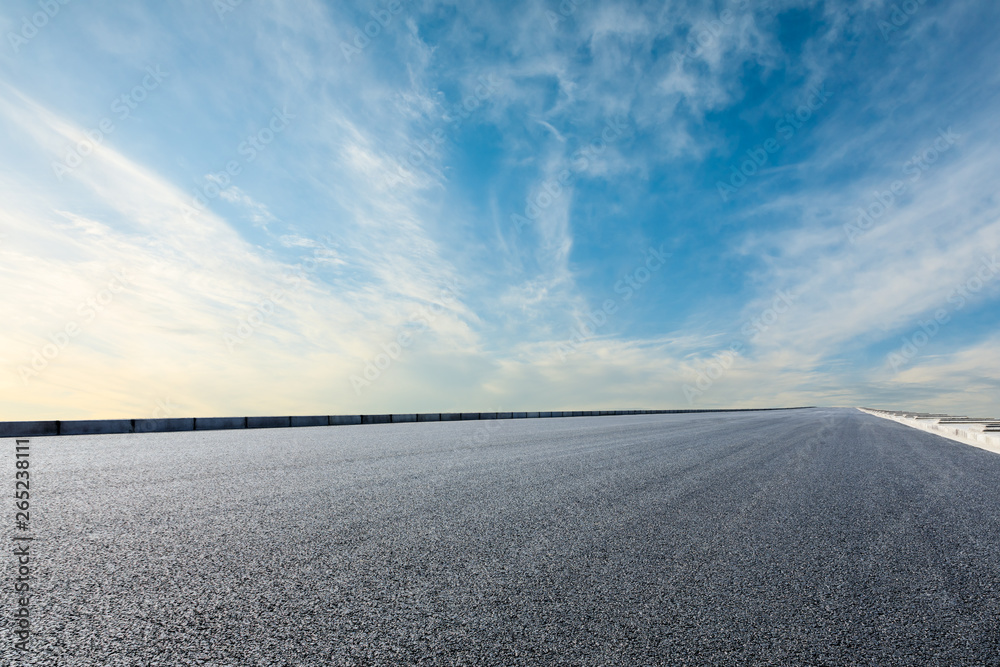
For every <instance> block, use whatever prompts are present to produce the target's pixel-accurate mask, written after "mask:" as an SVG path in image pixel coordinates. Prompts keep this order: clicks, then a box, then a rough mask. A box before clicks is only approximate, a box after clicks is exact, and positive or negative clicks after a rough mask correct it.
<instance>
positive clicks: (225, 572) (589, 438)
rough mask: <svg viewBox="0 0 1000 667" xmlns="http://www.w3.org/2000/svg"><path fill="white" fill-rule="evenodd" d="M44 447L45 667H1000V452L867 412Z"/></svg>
mask: <svg viewBox="0 0 1000 667" xmlns="http://www.w3.org/2000/svg"><path fill="white" fill-rule="evenodd" d="M2 443H3V452H2V460H0V472H2V478H0V484H3V485H4V489H3V495H4V496H5V497H10V496H11V495H12V491H13V487H14V472H15V470H14V460H15V459H14V441H13V440H4V441H2ZM30 448H31V449H30V451H31V455H30V456H31V458H30V461H31V468H30V470H31V473H32V477H31V534H32V535H33V536H34V538H35V539H34V542H33V543H32V545H31V554H32V559H31V567H32V576H33V577H35V578H34V579H33V580H32V582H31V583H32V592H33V593H34V595H33V596H32V598H31V602H30V614H31V632H32V635H31V640H30V660H27V659H26V660H24V662H25V664H45V665H48V664H51V665H100V666H102V667H103V666H106V665H170V666H174V665H187V664H191V665H239V666H244V665H329V664H332V665H395V664H402V665H406V664H440V665H453V664H454V665H476V666H479V665H539V664H542V665H547V664H565V665H838V666H839V665H873V666H874V665H878V666H880V667H882V666H886V665H942V666H944V665H947V666H949V667H955V666H958V665H998V664H1000V620H998V619H1000V456H998V455H997V454H992V453H989V452H986V451H982V450H979V449H976V448H973V447H969V446H964V445H961V444H959V443H956V442H953V441H948V440H945V439H943V438H940V437H937V436H934V435H931V434H928V433H924V432H920V431H917V430H915V429H910V428H907V427H905V426H903V425H900V424H897V423H894V422H891V421H887V420H884V419H879V418H877V417H874V416H870V415H866V414H863V413H861V412H859V411H856V410H849V409H841V410H834V409H810V410H793V411H779V412H750V413H718V414H696V415H683V414H681V415H651V416H629V417H580V418H563V419H548V420H546V419H535V420H516V421H508V420H503V421H492V422H484V421H470V422H446V423H419V424H387V425H378V426H342V427H323V428H302V429H273V430H259V431H213V432H197V433H153V434H145V435H120V436H77V437H62V438H31V439H30ZM4 506H5V507H6V508H7V509H5V510H4V513H5V515H4V516H3V518H2V522H3V532H4V534H5V535H6V536H7V537H6V539H5V542H6V544H7V545H8V546H6V547H4V550H3V551H4V553H5V554H6V556H5V557H4V558H3V562H2V563H0V567H2V568H3V569H2V570H0V571H2V572H3V573H4V576H5V583H4V586H3V590H4V594H3V595H2V596H0V601H2V604H3V609H0V635H2V642H3V643H2V644H0V663H2V664H4V665H6V664H18V663H17V661H18V660H22V657H21V656H19V655H17V654H15V651H14V649H13V641H14V640H13V638H12V634H11V622H12V621H11V619H12V612H13V611H14V610H15V608H16V607H15V604H16V602H15V597H14V593H13V589H12V584H11V581H12V579H13V577H14V574H15V570H16V564H15V558H14V556H13V555H12V554H11V549H10V548H9V545H11V544H13V542H12V541H11V540H12V539H13V537H14V536H15V533H17V532H18V531H15V530H14V511H15V510H14V508H13V506H12V504H11V503H5V504H4ZM8 659H9V661H8Z"/></svg>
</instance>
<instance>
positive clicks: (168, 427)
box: [132, 418, 194, 433]
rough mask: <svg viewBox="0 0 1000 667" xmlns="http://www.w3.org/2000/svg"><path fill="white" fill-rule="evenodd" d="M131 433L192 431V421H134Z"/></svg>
mask: <svg viewBox="0 0 1000 667" xmlns="http://www.w3.org/2000/svg"><path fill="white" fill-rule="evenodd" d="M134 421H135V425H134V426H133V427H132V432H133V433H174V432H177V431H193V430H194V419H190V418H189V419H136V420H134Z"/></svg>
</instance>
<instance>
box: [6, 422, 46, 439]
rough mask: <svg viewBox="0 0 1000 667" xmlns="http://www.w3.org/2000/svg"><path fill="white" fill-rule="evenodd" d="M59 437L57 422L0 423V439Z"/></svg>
mask: <svg viewBox="0 0 1000 667" xmlns="http://www.w3.org/2000/svg"><path fill="white" fill-rule="evenodd" d="M43 435H59V422H57V421H47V422H45V421H42V422H0V438H31V437H36V436H43Z"/></svg>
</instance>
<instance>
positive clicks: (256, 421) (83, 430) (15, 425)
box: [0, 406, 811, 438]
mask: <svg viewBox="0 0 1000 667" xmlns="http://www.w3.org/2000/svg"><path fill="white" fill-rule="evenodd" d="M808 407H811V406H805V407H801V408H799V407H795V408H731V409H718V410H584V411H579V410H578V411H575V412H565V411H560V412H500V413H497V412H442V413H437V412H431V413H421V414H415V413H405V414H384V415H315V416H289V417H197V418H192V417H186V418H171V419H84V420H73V421H17V422H0V438H30V437H46V436H53V435H98V434H119V433H140V434H141V433H166V432H177V431H219V430H226V429H245V428H290V427H295V428H298V427H310V426H312V427H315V426H351V425H360V424H391V423H404V422H429V421H461V420H476V419H538V418H551V417H570V416H574V417H583V416H587V417H591V416H593V417H596V416H610V415H636V414H643V415H646V414H668V413H669V414H690V413H703V412H751V411H765V410H802V409H807V408H808Z"/></svg>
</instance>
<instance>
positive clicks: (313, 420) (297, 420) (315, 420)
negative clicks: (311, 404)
mask: <svg viewBox="0 0 1000 667" xmlns="http://www.w3.org/2000/svg"><path fill="white" fill-rule="evenodd" d="M291 419H292V426H293V427H298V426H329V425H330V418H329V417H328V416H327V415H322V416H320V415H316V416H315V417H292V418H291Z"/></svg>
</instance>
